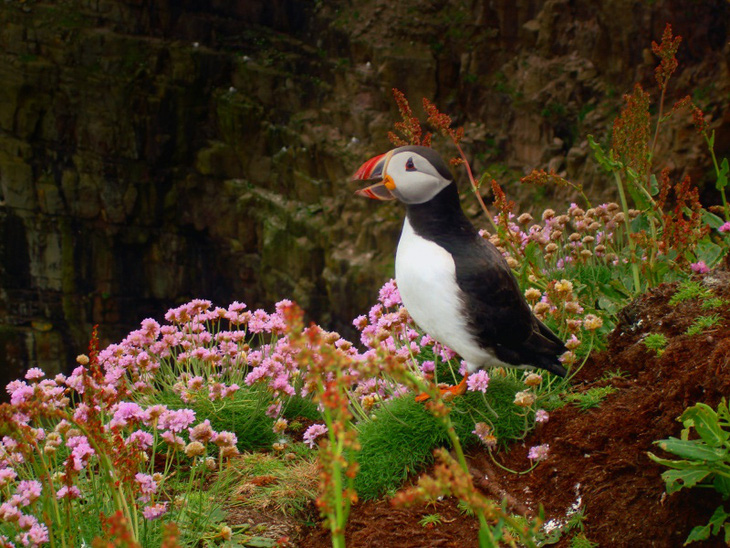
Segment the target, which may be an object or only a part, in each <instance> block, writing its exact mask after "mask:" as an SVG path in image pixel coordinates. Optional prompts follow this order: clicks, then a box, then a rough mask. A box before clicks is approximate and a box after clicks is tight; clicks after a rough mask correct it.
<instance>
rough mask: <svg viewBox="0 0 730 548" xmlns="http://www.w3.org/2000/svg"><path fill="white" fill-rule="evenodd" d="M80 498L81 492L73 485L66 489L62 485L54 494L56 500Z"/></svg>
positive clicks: (65, 486)
mask: <svg viewBox="0 0 730 548" xmlns="http://www.w3.org/2000/svg"><path fill="white" fill-rule="evenodd" d="M80 497H81V491H79V488H78V487H76V486H75V485H72V486H71V487H68V486H67V485H64V486H63V487H61V488H60V489H59V490H58V491H57V492H56V498H57V499H59V500H60V499H64V498H68V499H77V498H80Z"/></svg>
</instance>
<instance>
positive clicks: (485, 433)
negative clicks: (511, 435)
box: [472, 422, 497, 449]
mask: <svg viewBox="0 0 730 548" xmlns="http://www.w3.org/2000/svg"><path fill="white" fill-rule="evenodd" d="M472 434H474V435H475V436H476V437H478V438H479V440H480V441H481V442H482V443H483V444H484V445H486V446H487V447H488V448H489V449H494V448H495V447H496V446H497V438H496V437H495V436H494V433H493V432H492V427H491V426H489V425H488V424H487V423H485V422H478V423H476V424H475V425H474V430H473V431H472Z"/></svg>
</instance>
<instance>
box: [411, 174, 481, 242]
mask: <svg viewBox="0 0 730 548" xmlns="http://www.w3.org/2000/svg"><path fill="white" fill-rule="evenodd" d="M406 215H407V217H408V222H409V223H410V225H411V226H412V227H413V230H414V231H415V232H416V233H417V234H419V235H420V236H422V237H424V238H428V239H429V240H433V241H437V242H438V241H439V240H441V239H447V240H448V239H453V238H459V237H461V238H463V237H470V238H473V237H474V235H475V234H477V231H476V229H475V228H474V227H473V226H472V224H471V223H470V222H469V220H468V219H467V218H466V216H465V215H464V212H463V211H462V210H461V203H460V202H459V192H458V190H457V188H456V183H455V182H452V183H451V184H450V185H449V186H447V187H446V188H444V189H443V190H442V191H441V192H439V193H438V194H437V195H436V196H435V197H434V198H432V199H431V200H429V201H428V202H424V203H422V204H408V205H407V206H406Z"/></svg>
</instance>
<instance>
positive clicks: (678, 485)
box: [662, 468, 710, 495]
mask: <svg viewBox="0 0 730 548" xmlns="http://www.w3.org/2000/svg"><path fill="white" fill-rule="evenodd" d="M709 474H710V471H709V470H707V469H706V468H705V469H704V470H701V469H700V470H667V471H666V472H664V473H663V474H662V479H663V480H664V483H666V484H667V494H669V495H671V494H672V493H675V492H676V491H679V490H680V489H684V488H685V487H687V488H690V487H694V486H695V485H697V484H698V483H699V482H701V481H702V480H703V479H705V478H706V477H707V476H708V475H709Z"/></svg>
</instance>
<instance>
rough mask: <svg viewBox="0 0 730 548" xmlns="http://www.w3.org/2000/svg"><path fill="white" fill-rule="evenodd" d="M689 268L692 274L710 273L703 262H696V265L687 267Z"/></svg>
mask: <svg viewBox="0 0 730 548" xmlns="http://www.w3.org/2000/svg"><path fill="white" fill-rule="evenodd" d="M689 267H690V268H691V269H692V271H693V272H697V273H698V274H707V273H708V272H709V271H710V268H709V267H708V266H707V265H706V264H705V261H697V262H696V263H692V264H691V265H689Z"/></svg>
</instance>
